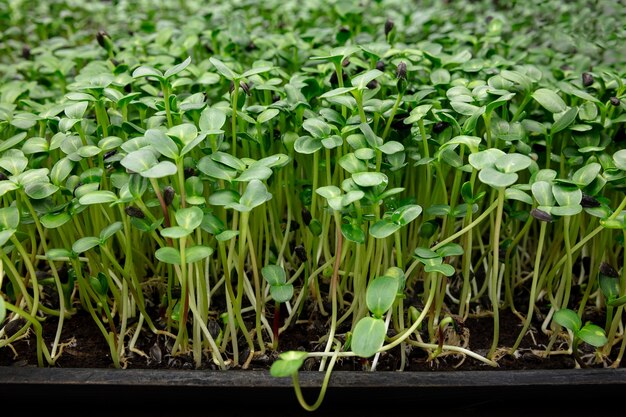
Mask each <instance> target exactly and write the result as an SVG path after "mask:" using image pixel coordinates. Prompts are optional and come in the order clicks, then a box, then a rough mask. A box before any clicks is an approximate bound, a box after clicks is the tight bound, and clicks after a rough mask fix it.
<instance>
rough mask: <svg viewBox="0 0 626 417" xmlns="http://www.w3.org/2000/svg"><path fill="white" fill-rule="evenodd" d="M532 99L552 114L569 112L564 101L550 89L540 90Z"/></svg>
mask: <svg viewBox="0 0 626 417" xmlns="http://www.w3.org/2000/svg"><path fill="white" fill-rule="evenodd" d="M532 97H533V98H534V99H535V100H536V101H537V102H538V103H539V104H541V106H542V107H543V108H545V109H546V110H548V111H549V112H551V113H561V112H564V111H565V110H567V105H566V104H565V102H564V101H563V99H562V98H561V97H560V96H559V95H558V94H557V93H555V92H554V91H552V90H550V89H547V88H540V89H538V90H537V91H535V92H534V93H533V95H532Z"/></svg>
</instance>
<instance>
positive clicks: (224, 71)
mask: <svg viewBox="0 0 626 417" xmlns="http://www.w3.org/2000/svg"><path fill="white" fill-rule="evenodd" d="M209 61H210V62H211V64H213V66H214V67H215V69H216V70H217V72H219V73H220V74H221V75H222V76H223V77H225V78H227V79H229V80H231V81H234V80H237V79H239V78H241V75H240V74H238V73H236V72H235V71H233V70H232V69H230V67H228V66H227V65H226V64H224V63H223V62H222V61H220V60H219V59H217V58H215V57H211V58H209Z"/></svg>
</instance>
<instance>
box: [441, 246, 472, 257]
mask: <svg viewBox="0 0 626 417" xmlns="http://www.w3.org/2000/svg"><path fill="white" fill-rule="evenodd" d="M436 253H437V254H438V255H439V256H442V257H444V258H445V257H447V256H460V255H463V254H464V253H465V250H464V249H463V246H461V245H459V244H458V243H447V244H445V245H443V246H442V247H440V248H439V249H437V251H436Z"/></svg>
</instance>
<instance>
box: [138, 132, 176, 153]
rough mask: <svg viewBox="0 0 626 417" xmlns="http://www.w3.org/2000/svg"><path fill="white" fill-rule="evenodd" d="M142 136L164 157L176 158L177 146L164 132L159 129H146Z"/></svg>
mask: <svg viewBox="0 0 626 417" xmlns="http://www.w3.org/2000/svg"><path fill="white" fill-rule="evenodd" d="M144 137H145V138H146V140H147V141H148V142H149V143H150V145H151V146H152V147H153V148H154V149H155V150H156V151H157V152H159V153H160V154H161V155H163V156H164V157H166V158H170V159H176V158H178V156H179V151H178V146H176V143H175V142H174V141H173V140H172V139H170V138H169V137H168V136H167V135H166V134H165V132H163V131H162V130H159V129H148V130H146V133H144Z"/></svg>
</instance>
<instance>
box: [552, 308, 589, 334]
mask: <svg viewBox="0 0 626 417" xmlns="http://www.w3.org/2000/svg"><path fill="white" fill-rule="evenodd" d="M552 319H553V320H554V321H555V322H557V323H558V324H559V325H561V326H563V327H565V328H566V329H569V330H571V331H572V332H574V333H577V332H578V331H579V330H580V328H581V326H582V320H581V319H580V317H578V314H576V313H575V312H574V311H572V310H570V309H567V308H562V309H560V310H558V311H556V312H555V313H554V316H553V318H552Z"/></svg>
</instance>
